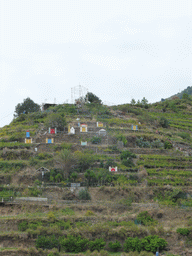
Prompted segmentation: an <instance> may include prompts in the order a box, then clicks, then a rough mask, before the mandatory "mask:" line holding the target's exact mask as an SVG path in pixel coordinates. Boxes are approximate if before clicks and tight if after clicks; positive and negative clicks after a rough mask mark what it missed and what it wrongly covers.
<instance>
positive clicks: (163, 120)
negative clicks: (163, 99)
mask: <svg viewBox="0 0 192 256" xmlns="http://www.w3.org/2000/svg"><path fill="white" fill-rule="evenodd" d="M159 124H160V125H161V126H162V127H163V128H168V127H169V121H168V120H167V119H166V118H165V117H161V118H160V120H159Z"/></svg>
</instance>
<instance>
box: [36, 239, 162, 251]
mask: <svg viewBox="0 0 192 256" xmlns="http://www.w3.org/2000/svg"><path fill="white" fill-rule="evenodd" d="M105 245H106V242H105V241H104V239H103V238H96V239H95V240H92V241H89V240H88V239H87V238H83V237H81V236H77V237H76V236H73V235H68V236H67V237H59V238H58V239H57V238H56V237H55V236H54V235H53V236H49V237H45V236H39V237H38V238H37V240H36V247H37V248H42V249H52V248H54V247H55V248H57V247H61V248H62V249H63V250H64V251H66V252H74V253H79V252H84V251H86V250H87V249H89V250H90V251H95V250H97V251H101V250H102V249H103V248H104V247H105ZM166 245H167V242H166V241H165V239H163V238H159V237H158V236H157V235H154V236H152V235H150V236H146V237H144V238H142V239H139V238H138V237H135V238H133V237H128V238H127V239H126V240H125V243H124V245H123V248H124V251H125V252H130V251H138V252H141V251H142V250H145V251H148V252H153V253H155V252H156V250H157V248H159V249H160V250H162V249H164V248H165V246H166ZM108 246H109V248H110V249H111V250H112V251H114V252H117V251H118V250H119V249H120V248H121V244H120V242H119V241H115V242H114V243H113V242H110V243H109V244H108Z"/></svg>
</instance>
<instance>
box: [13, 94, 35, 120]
mask: <svg viewBox="0 0 192 256" xmlns="http://www.w3.org/2000/svg"><path fill="white" fill-rule="evenodd" d="M38 111H40V106H39V105H38V104H37V103H35V102H34V101H33V100H31V99H30V98H26V99H24V101H23V103H18V104H17V106H16V107H15V113H16V114H14V116H15V117H17V116H20V115H21V114H28V113H32V112H38Z"/></svg>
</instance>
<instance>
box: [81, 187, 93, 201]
mask: <svg viewBox="0 0 192 256" xmlns="http://www.w3.org/2000/svg"><path fill="white" fill-rule="evenodd" d="M78 196H79V199H80V200H91V195H90V194H89V191H88V190H87V189H81V190H80V191H79V195H78Z"/></svg>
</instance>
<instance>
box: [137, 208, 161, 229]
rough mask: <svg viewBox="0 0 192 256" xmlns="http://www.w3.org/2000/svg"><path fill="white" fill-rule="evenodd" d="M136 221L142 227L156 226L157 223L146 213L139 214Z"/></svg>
mask: <svg viewBox="0 0 192 256" xmlns="http://www.w3.org/2000/svg"><path fill="white" fill-rule="evenodd" d="M137 221H139V222H140V223H141V224H143V225H144V226H148V225H151V224H156V223H157V222H156V221H155V220H154V219H153V218H152V217H151V216H150V215H149V213H148V212H147V211H144V212H140V213H139V214H138V215H137Z"/></svg>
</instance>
